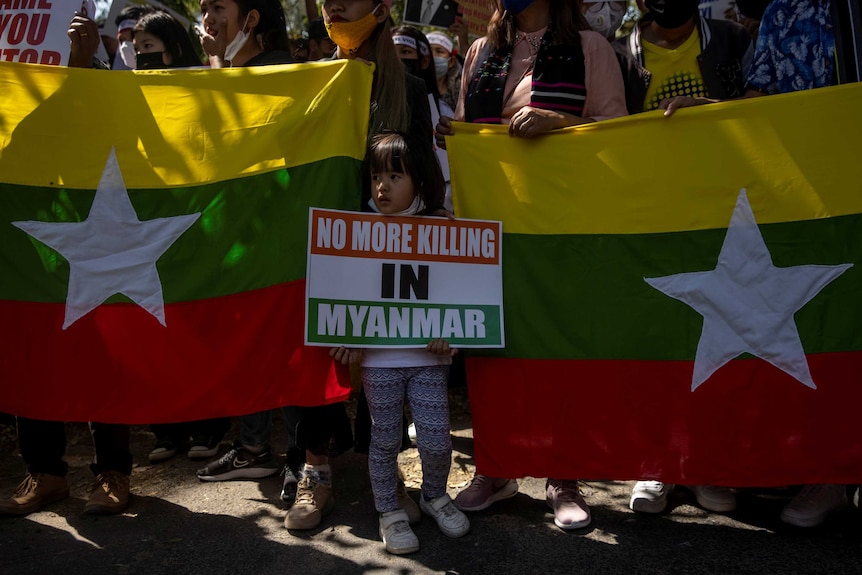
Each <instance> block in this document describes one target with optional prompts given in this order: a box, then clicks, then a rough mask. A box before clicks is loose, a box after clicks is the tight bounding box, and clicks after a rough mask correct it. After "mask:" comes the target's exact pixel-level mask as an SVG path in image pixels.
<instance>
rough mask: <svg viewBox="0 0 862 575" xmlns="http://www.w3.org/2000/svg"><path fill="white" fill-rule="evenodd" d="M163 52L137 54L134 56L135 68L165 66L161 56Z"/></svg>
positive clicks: (158, 68)
mask: <svg viewBox="0 0 862 575" xmlns="http://www.w3.org/2000/svg"><path fill="white" fill-rule="evenodd" d="M162 54H164V52H150V53H148V54H138V55H137V56H136V57H135V63H136V64H137V67H136V68H135V69H136V70H161V69H163V68H167V66H165V61H164V59H163V57H162Z"/></svg>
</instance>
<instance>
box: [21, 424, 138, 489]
mask: <svg viewBox="0 0 862 575" xmlns="http://www.w3.org/2000/svg"><path fill="white" fill-rule="evenodd" d="M90 433H91V434H92V436H93V445H94V446H95V448H96V457H95V459H94V460H93V463H92V464H91V465H90V469H91V470H92V471H93V473H94V474H96V475H98V474H99V473H102V472H103V471H119V472H120V473H123V474H125V475H131V474H132V452H131V451H130V450H129V426H128V425H122V424H114V423H96V422H92V421H91V422H90ZM18 445H19V447H20V449H21V457H22V459H24V463H26V464H27V471H28V472H30V473H47V474H49V475H57V476H59V477H65V476H66V474H67V473H68V472H69V464H68V463H66V462H65V461H64V460H63V456H65V455H66V424H65V423H64V422H62V421H43V420H39V419H27V418H26V417H19V418H18Z"/></svg>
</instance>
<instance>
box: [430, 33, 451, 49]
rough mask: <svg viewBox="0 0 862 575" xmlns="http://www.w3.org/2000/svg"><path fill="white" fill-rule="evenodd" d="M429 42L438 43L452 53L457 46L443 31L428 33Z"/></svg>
mask: <svg viewBox="0 0 862 575" xmlns="http://www.w3.org/2000/svg"><path fill="white" fill-rule="evenodd" d="M428 42H429V43H431V44H437V45H438V46H443V47H444V48H446V51H447V52H449V53H450V54H451V53H452V50H453V49H454V48H455V44H453V43H452V40H451V39H450V38H449V36H447V35H446V34H443V33H442V32H431V33H430V34H428Z"/></svg>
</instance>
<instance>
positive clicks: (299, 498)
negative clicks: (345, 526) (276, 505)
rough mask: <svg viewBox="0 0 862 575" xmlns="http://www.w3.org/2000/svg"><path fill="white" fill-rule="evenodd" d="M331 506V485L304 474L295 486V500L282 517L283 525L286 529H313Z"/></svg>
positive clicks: (333, 499) (332, 504)
mask: <svg viewBox="0 0 862 575" xmlns="http://www.w3.org/2000/svg"><path fill="white" fill-rule="evenodd" d="M333 507H335V498H334V497H333V496H332V487H329V486H327V485H323V484H322V483H317V482H316V481H314V480H313V479H312V478H311V477H309V476H305V477H303V478H302V481H300V482H299V485H298V486H297V489H296V501H295V502H294V504H293V507H291V508H290V509H289V510H288V512H287V515H286V516H285V518H284V526H285V527H287V528H288V529H314V528H315V527H317V526H318V525H320V522H321V520H322V519H323V517H324V515H326V514H328V513H329V512H330V511H332V508H333Z"/></svg>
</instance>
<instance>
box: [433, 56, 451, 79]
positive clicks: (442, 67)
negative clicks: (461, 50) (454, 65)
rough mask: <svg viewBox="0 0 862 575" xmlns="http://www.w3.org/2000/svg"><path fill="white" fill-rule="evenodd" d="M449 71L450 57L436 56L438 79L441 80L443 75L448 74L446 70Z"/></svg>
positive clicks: (435, 67)
mask: <svg viewBox="0 0 862 575" xmlns="http://www.w3.org/2000/svg"><path fill="white" fill-rule="evenodd" d="M448 71H449V58H443V57H442V56H434V73H435V74H436V75H437V79H438V80H439V79H440V78H442V77H443V76H445V75H446V72H448Z"/></svg>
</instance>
